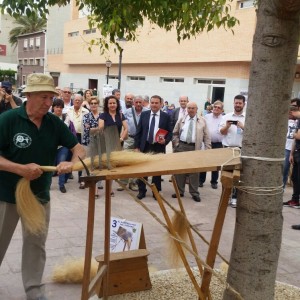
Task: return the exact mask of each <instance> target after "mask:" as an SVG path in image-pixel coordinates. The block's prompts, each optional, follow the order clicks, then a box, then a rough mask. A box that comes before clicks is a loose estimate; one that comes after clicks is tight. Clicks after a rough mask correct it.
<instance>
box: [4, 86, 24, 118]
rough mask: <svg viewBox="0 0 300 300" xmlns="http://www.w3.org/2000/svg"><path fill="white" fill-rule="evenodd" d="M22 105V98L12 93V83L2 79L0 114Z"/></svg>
mask: <svg viewBox="0 0 300 300" xmlns="http://www.w3.org/2000/svg"><path fill="white" fill-rule="evenodd" d="M21 105H22V100H21V99H20V98H18V97H16V96H14V95H12V84H11V83H10V82H9V81H2V83H1V88H0V114H1V113H3V112H5V111H7V110H9V109H12V108H16V107H18V106H21Z"/></svg>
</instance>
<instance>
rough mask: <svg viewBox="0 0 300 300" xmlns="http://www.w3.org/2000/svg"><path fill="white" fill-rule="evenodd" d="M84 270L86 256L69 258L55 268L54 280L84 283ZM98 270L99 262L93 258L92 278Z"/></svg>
mask: <svg viewBox="0 0 300 300" xmlns="http://www.w3.org/2000/svg"><path fill="white" fill-rule="evenodd" d="M83 270H84V258H76V259H74V258H73V259H71V258H70V259H68V260H66V261H65V262H64V263H63V264H62V265H57V266H55V267H54V269H53V273H52V280H53V281H54V282H58V283H82V279H83ZM97 270H98V263H97V262H96V260H95V259H92V260H91V273H90V274H91V279H93V278H94V277H95V275H96V273H97Z"/></svg>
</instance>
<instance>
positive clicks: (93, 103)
mask: <svg viewBox="0 0 300 300" xmlns="http://www.w3.org/2000/svg"><path fill="white" fill-rule="evenodd" d="M90 104H91V105H97V104H98V103H97V102H91V103H90Z"/></svg>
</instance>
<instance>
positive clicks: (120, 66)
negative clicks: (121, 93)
mask: <svg viewBox="0 0 300 300" xmlns="http://www.w3.org/2000/svg"><path fill="white" fill-rule="evenodd" d="M122 54H123V48H121V49H120V54H119V76H118V89H119V90H120V89H121V75H122Z"/></svg>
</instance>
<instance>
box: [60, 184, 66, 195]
mask: <svg viewBox="0 0 300 300" xmlns="http://www.w3.org/2000/svg"><path fill="white" fill-rule="evenodd" d="M59 190H60V191H61V192H62V193H66V192H67V190H66V188H65V186H64V185H63V186H60V187H59Z"/></svg>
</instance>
